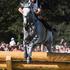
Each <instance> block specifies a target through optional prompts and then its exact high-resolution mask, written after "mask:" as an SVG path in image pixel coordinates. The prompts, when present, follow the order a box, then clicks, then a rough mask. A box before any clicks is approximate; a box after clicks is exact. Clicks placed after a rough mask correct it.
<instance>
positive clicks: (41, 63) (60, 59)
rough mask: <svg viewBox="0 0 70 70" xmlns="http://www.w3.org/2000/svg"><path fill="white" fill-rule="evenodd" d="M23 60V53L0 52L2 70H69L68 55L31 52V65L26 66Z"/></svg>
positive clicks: (69, 57) (69, 58)
mask: <svg viewBox="0 0 70 70" xmlns="http://www.w3.org/2000/svg"><path fill="white" fill-rule="evenodd" d="M24 60H25V58H24V52H20V51H17V52H16V51H13V52H11V51H4V52H3V51H0V68H1V69H3V70H4V69H7V70H14V69H17V70H18V69H26V70H27V69H31V70H33V69H35V70H36V69H38V70H42V69H45V68H46V69H53V70H70V54H65V53H62V54H61V53H47V52H32V63H31V64H26V62H25V61H24Z"/></svg>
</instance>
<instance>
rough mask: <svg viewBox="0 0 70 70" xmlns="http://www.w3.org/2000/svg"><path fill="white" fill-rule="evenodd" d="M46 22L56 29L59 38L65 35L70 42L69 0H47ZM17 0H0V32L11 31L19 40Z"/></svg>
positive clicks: (20, 29) (20, 18)
mask: <svg viewBox="0 0 70 70" xmlns="http://www.w3.org/2000/svg"><path fill="white" fill-rule="evenodd" d="M47 1H48V3H49V8H48V11H47V15H46V16H47V18H48V23H49V24H50V25H52V26H53V27H55V28H56V29H57V31H58V33H57V34H58V37H59V39H60V38H62V37H65V39H66V40H68V41H69V42H70V20H69V19H70V4H69V3H70V1H69V0H47ZM18 6H19V3H18V1H17V0H0V34H1V33H2V32H3V33H6V32H7V33H8V32H11V33H12V34H15V35H16V38H17V40H18V41H19V40H20V39H19V38H21V33H22V27H23V23H22V15H21V14H20V13H19V12H18Z"/></svg>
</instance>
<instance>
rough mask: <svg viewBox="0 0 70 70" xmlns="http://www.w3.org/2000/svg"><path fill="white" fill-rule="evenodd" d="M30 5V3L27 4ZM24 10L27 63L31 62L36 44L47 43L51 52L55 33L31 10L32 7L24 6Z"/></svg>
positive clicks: (24, 41) (24, 43)
mask: <svg viewBox="0 0 70 70" xmlns="http://www.w3.org/2000/svg"><path fill="white" fill-rule="evenodd" d="M29 5H30V3H28V4H27V5H26V6H29ZM23 11H24V12H23V46H24V51H25V58H26V60H27V63H30V62H31V54H32V50H33V48H34V47H35V45H37V44H41V43H43V44H44V43H45V44H46V45H47V49H48V51H49V52H51V46H52V42H53V34H52V31H50V30H46V28H45V26H44V25H43V23H42V22H41V21H40V20H38V19H37V18H36V16H35V14H34V13H33V12H31V9H30V7H24V8H23ZM36 25H38V26H36Z"/></svg>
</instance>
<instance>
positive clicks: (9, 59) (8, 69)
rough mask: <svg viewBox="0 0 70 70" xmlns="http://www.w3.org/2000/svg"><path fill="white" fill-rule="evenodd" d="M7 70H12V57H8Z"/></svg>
mask: <svg viewBox="0 0 70 70" xmlns="http://www.w3.org/2000/svg"><path fill="white" fill-rule="evenodd" d="M6 64H7V70H12V61H11V56H6Z"/></svg>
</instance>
